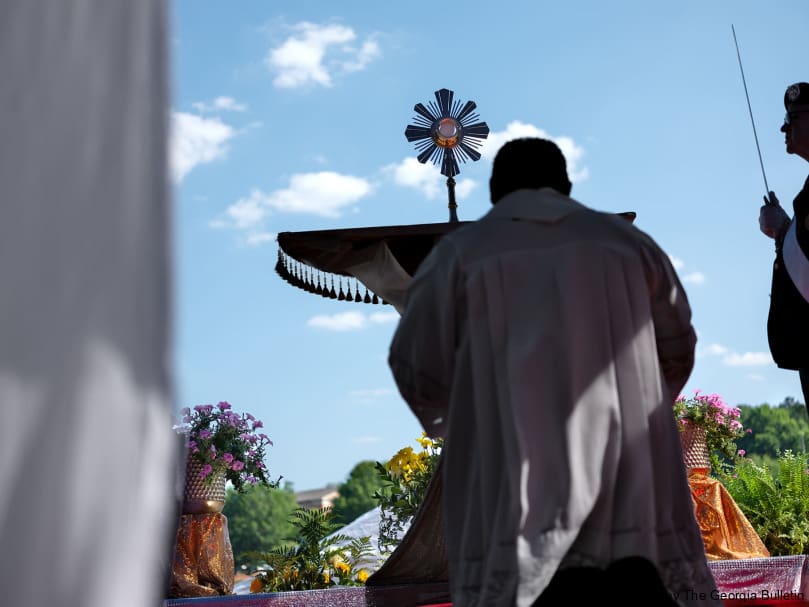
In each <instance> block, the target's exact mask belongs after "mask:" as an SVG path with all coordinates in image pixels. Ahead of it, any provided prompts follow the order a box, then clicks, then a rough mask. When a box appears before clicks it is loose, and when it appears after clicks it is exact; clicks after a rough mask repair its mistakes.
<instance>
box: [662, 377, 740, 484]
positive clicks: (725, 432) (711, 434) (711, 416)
mask: <svg viewBox="0 0 809 607" xmlns="http://www.w3.org/2000/svg"><path fill="white" fill-rule="evenodd" d="M674 417H675V419H676V420H677V427H678V429H679V430H680V437H681V441H682V445H683V455H684V456H685V458H686V465H688V466H689V467H694V466H693V464H694V463H695V462H696V460H703V461H702V462H700V465H704V464H705V463H706V462H705V461H704V459H706V458H707V459H709V461H708V462H707V464H708V466H709V467H712V468H714V469H717V465H718V463H719V460H718V458H717V457H716V454H717V453H719V454H721V455H723V456H724V457H726V458H728V459H729V460H733V459H734V458H735V457H736V455H737V449H736V441H737V440H738V439H740V438H741V437H742V436H744V434H745V432H749V431H750V430H745V429H744V426H743V425H742V423H741V422H740V421H739V418H740V417H741V410H740V409H739V408H738V407H731V406H729V405H727V404H725V402H724V401H723V400H722V397H721V396H719V395H718V394H701V391H700V390H695V391H694V396H692V397H691V398H687V397H685V396H682V395H681V396H679V397H678V398H677V400H676V401H674ZM694 440H696V441H704V453H703V454H702V455H700V456H693V457H694V459H691V458H692V454H693V453H695V451H691V449H692V447H691V441H694ZM689 460H691V461H689Z"/></svg>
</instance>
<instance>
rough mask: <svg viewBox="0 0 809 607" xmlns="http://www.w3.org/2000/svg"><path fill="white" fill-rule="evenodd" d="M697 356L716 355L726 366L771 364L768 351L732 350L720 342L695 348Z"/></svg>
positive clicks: (761, 365)
mask: <svg viewBox="0 0 809 607" xmlns="http://www.w3.org/2000/svg"><path fill="white" fill-rule="evenodd" d="M697 356H698V357H703V356H716V357H719V358H721V362H722V364H723V365H725V366H726V367H764V366H767V365H771V364H772V356H770V353H769V352H744V353H743V354H742V353H739V352H733V351H732V350H731V349H730V348H728V347H727V346H723V345H721V344H708V345H707V346H704V347H701V348H698V349H697Z"/></svg>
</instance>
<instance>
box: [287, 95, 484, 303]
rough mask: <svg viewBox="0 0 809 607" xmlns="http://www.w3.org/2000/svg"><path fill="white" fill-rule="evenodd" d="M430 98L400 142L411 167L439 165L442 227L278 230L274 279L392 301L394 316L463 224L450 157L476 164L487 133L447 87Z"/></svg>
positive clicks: (336, 295) (334, 294)
mask: <svg viewBox="0 0 809 607" xmlns="http://www.w3.org/2000/svg"><path fill="white" fill-rule="evenodd" d="M434 94H435V101H428V102H427V105H426V106H425V105H424V104H422V103H417V104H416V105H415V106H414V107H413V111H415V112H416V114H417V116H416V117H415V118H414V121H415V124H410V125H408V126H407V128H406V129H405V137H406V138H407V140H408V141H410V142H416V149H417V150H418V151H419V152H420V153H419V155H418V161H419V162H421V163H422V164H423V163H426V162H427V161H428V160H430V161H431V162H433V163H434V164H440V165H441V169H440V170H441V174H442V175H444V176H446V177H447V194H448V199H449V203H448V207H449V215H450V217H449V222H447V223H427V224H416V225H399V226H374V227H366V228H348V229H336V230H318V231H310V232H281V233H279V234H278V261H277V263H276V265H275V271H276V272H277V273H278V275H279V276H281V278H283V279H284V280H286V281H287V282H288V283H290V284H291V285H293V286H295V287H298V288H300V289H304V290H306V291H309V292H310V293H314V294H316V295H321V296H323V297H327V298H330V299H336V300H338V301H354V302H358V303H370V304H376V303H381V304H393V306H394V307H395V308H396V309H397V310H399V311H401V306H402V305H403V304H404V294H405V291H406V290H407V286H408V285H409V284H410V279H411V278H412V276H413V274H414V273H415V271H416V269H417V268H418V266H419V264H420V263H421V261H422V260H423V259H424V258H425V257H426V256H427V254H428V253H429V252H430V250H432V248H433V246H434V245H435V243H436V242H438V240H439V239H440V238H441V237H442V236H444V234H446V233H448V232H451V231H452V230H455V229H456V228H459V227H461V226H463V225H465V224H466V223H469V222H464V221H458V215H457V212H456V209H457V206H458V204H457V201H456V200H455V179H454V177H455V175H458V174H459V173H460V167H459V165H458V160H460V161H461V162H467V161H468V160H472V161H476V160H479V159H480V152H479V151H478V149H479V148H480V146H481V145H482V141H483V139H485V138H486V137H487V136H488V134H489V127H488V126H487V124H486V123H485V122H480V120H479V116H478V115H477V114H476V113H475V112H474V111H475V109H476V107H477V105H476V104H475V102H474V101H467V102H466V103H462V102H461V101H460V100H456V99H455V96H454V93H453V91H451V90H449V89H440V90H438V91H435V93H434ZM360 285H362V287H360Z"/></svg>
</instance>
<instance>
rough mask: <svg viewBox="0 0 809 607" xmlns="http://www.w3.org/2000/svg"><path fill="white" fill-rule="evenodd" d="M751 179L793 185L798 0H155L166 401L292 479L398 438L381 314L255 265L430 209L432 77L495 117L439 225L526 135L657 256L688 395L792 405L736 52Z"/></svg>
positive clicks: (576, 191) (442, 202)
mask: <svg viewBox="0 0 809 607" xmlns="http://www.w3.org/2000/svg"><path fill="white" fill-rule="evenodd" d="M731 24H732V25H733V26H734V27H735V30H736V35H737V38H738V41H739V46H740V50H741V56H742V61H743V62H744V70H745V76H746V79H747V86H748V91H749V94H750V101H751V104H752V109H753V116H754V118H755V122H756V128H757V130H758V139H759V144H760V146H761V154H762V158H763V162H764V167H765V170H766V175H767V181H768V183H769V186H770V188H771V189H773V190H775V192H776V193H777V194H778V196H779V198H780V199H781V202H782V204H784V206H785V207H786V208H788V209H789V210H790V213H791V204H792V199H793V198H794V196H795V194H796V193H797V192H798V190H799V189H800V187H801V186H802V184H803V181H804V179H805V178H806V174H807V169H808V168H809V167H807V165H806V163H805V162H804V161H803V160H801V159H800V158H797V157H791V156H787V154H786V153H785V151H784V143H783V135H782V134H781V133H780V132H779V130H778V129H779V127H780V125H781V123H782V118H783V115H784V108H783V104H782V98H783V93H784V90H785V88H786V86H787V85H789V84H791V83H793V82H796V81H801V80H803V81H809V64H807V52H806V36H807V34H806V28H807V26H808V25H809V3H807V2H806V0H784V1H778V2H771V3H764V2H752V1H744V0H737V1H733V2H731V1H726V2H725V1H717V2H697V1H683V2H677V3H652V2H648V1H644V2H641V1H638V2H611V3H607V2H601V1H595V0H593V1H584V0H579V1H576V0H572V1H569V2H564V3H562V2H545V1H538V0H531V1H515V2H510V1H506V0H504V1H501V2H497V3H463V4H462V3H456V2H443V3H436V2H423V1H420V0H414V1H411V2H406V3H404V2H402V3H372V2H370V1H360V0H347V1H344V2H326V1H320V2H309V1H305V0H295V1H287V0H275V1H272V2H270V1H266V0H265V1H256V0H242V1H240V2H238V3H225V2H205V3H202V2H195V1H191V0H178V1H175V2H174V3H173V4H172V15H171V24H170V28H171V31H170V40H171V49H170V50H171V53H172V81H173V100H172V125H173V126H172V138H171V143H170V145H171V155H172V175H173V180H174V187H175V197H174V203H175V207H174V208H175V210H174V224H175V230H174V233H175V238H174V247H175V337H174V359H175V377H176V394H177V407H178V408H179V407H181V406H193V405H196V404H205V403H216V402H218V401H220V400H227V401H229V402H230V403H231V404H232V405H233V406H234V409H236V410H237V411H249V412H251V413H253V414H254V415H255V416H257V417H258V418H260V419H262V420H263V421H264V424H265V427H266V429H267V434H268V435H270V437H271V438H272V439H273V441H274V443H275V444H274V446H273V447H272V448H271V449H270V452H269V457H268V464H269V467H270V470H271V472H272V473H273V474H274V475H276V476H277V475H283V476H284V478H285V479H286V480H288V481H291V482H292V483H293V484H294V487H295V489H296V490H304V489H311V488H316V487H320V486H323V485H325V484H327V483H339V482H342V481H344V480H345V479H346V478H347V476H348V474H349V472H350V470H351V468H352V467H353V466H354V465H355V464H356V463H357V462H359V461H361V460H366V459H370V460H383V459H387V458H388V457H390V456H391V455H392V454H393V453H395V452H396V451H397V450H398V449H400V448H401V447H403V446H406V445H411V446H414V447H415V446H416V445H415V442H414V439H415V437H416V436H419V434H420V427H419V425H418V423H417V422H416V420H415V418H414V417H413V416H412V414H411V413H410V411H409V409H408V408H407V406H406V405H405V403H404V402H403V401H402V400H401V398H400V397H399V395H398V393H397V391H396V389H395V386H394V384H393V381H392V379H391V376H390V373H389V371H388V367H387V364H386V357H387V349H388V344H389V342H390V338H391V336H392V333H393V330H394V328H395V326H396V321H397V318H398V317H397V315H396V312H395V310H393V308H392V307H391V306H371V305H365V304H358V303H346V302H338V301H333V300H328V299H323V298H320V297H317V296H315V295H312V294H309V293H306V292H304V291H301V290H299V289H296V288H294V287H292V286H290V285H289V284H287V283H286V282H284V281H282V280H281V279H280V278H279V277H278V276H277V275H276V274H275V272H274V269H273V268H274V265H275V260H276V255H277V243H276V241H275V236H276V234H278V233H279V232H287V231H292V232H294V231H308V230H321V229H334V228H354V227H363V226H383V225H402V224H416V223H432V222H442V221H446V220H447V218H448V211H447V199H446V187H445V185H444V178H443V177H442V176H441V175H440V174H439V172H438V169H437V168H435V167H433V166H432V165H420V164H419V163H417V162H416V160H415V157H416V155H417V154H416V152H415V148H414V147H413V145H412V144H409V143H408V142H407V141H406V139H405V137H404V129H405V127H406V126H407V125H408V124H410V123H411V122H412V119H413V117H414V115H415V114H414V112H413V106H414V105H415V104H416V103H418V102H422V103H424V102H427V101H430V100H432V99H433V93H434V91H436V90H438V89H441V88H448V89H451V90H453V91H454V92H455V95H456V98H459V99H461V100H463V101H466V100H473V101H475V102H476V103H477V105H478V109H477V111H478V113H479V114H480V118H481V120H484V121H486V122H487V124H488V125H489V127H490V129H491V134H490V136H489V140H488V141H487V144H486V147H485V148H484V156H483V158H482V159H481V160H480V161H478V162H476V163H467V164H462V165H461V173H460V175H459V176H458V177H457V178H456V180H457V182H458V186H457V188H458V189H457V191H458V204H459V206H458V216H459V218H460V219H461V220H473V219H476V218H478V217H480V216H481V215H482V214H484V213H485V212H486V211H487V210H488V208H489V206H490V205H489V201H488V187H487V180H488V176H489V172H490V168H491V158H492V155H493V154H494V153H495V152H496V148H497V146H499V145H502V143H503V142H504V141H506V140H507V139H508V138H511V137H514V136H522V135H539V136H544V137H548V138H551V139H553V140H555V141H557V143H559V145H560V147H562V149H563V151H564V152H565V154H566V156H567V158H568V163H569V170H570V173H571V176H572V179H573V192H572V195H573V197H574V198H576V199H578V200H579V201H581V202H583V203H584V204H587V205H588V206H591V207H593V208H597V209H600V210H604V211H614V212H619V211H635V212H636V213H637V219H636V221H635V224H636V225H637V227H638V228H640V229H642V230H644V231H646V232H647V233H649V234H650V235H651V236H652V237H653V238H654V239H655V240H656V241H657V242H658V243H659V244H660V245H661V246H662V247H663V248H664V249H665V250H666V251H667V252H668V253H669V255H670V256H671V257H672V259H673V260H674V261H675V266H676V267H677V269H678V272H679V274H680V278H681V280H682V281H683V283H684V285H685V288H686V290H687V294H688V297H689V300H690V302H691V305H692V308H693V322H694V326H695V327H696V330H697V333H698V336H699V344H698V347H697V361H696V365H695V368H694V371H693V373H692V376H691V379H690V380H689V382H688V385H687V386H686V392H692V391H693V390H694V389H700V390H702V391H703V392H708V393H718V394H720V395H722V396H723V397H724V398H725V400H726V401H727V402H729V403H731V404H740V403H745V404H761V403H764V402H768V403H770V404H778V403H780V402H781V401H782V400H783V399H784V398H785V397H788V396H792V397H795V398H798V399H802V397H801V392H800V384H799V381H798V377H797V373H795V372H791V371H784V370H779V369H778V368H777V367H776V366H775V365H774V363H773V362H772V359H771V357H770V355H769V351H768V347H767V337H766V316H767V308H768V301H769V288H770V271H771V265H772V260H773V244H772V241H770V240H769V239H767V238H766V237H764V236H763V235H762V234H761V233H760V232H759V229H758V209H759V206H760V204H761V201H762V196H763V195H764V193H765V188H764V180H763V178H762V174H761V168H760V166H759V159H758V155H757V152H756V147H755V139H754V136H753V130H752V127H751V124H750V117H749V114H748V109H747V103H746V101H745V95H744V87H743V85H742V79H741V74H740V71H739V65H738V61H737V57H736V49H735V46H734V44H733V35H732V30H731Z"/></svg>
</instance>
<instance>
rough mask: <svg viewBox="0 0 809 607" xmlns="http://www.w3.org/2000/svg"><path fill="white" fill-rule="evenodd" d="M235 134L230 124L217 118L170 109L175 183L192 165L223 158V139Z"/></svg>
mask: <svg viewBox="0 0 809 607" xmlns="http://www.w3.org/2000/svg"><path fill="white" fill-rule="evenodd" d="M235 134H236V132H235V131H234V129H233V127H231V126H229V125H227V124H225V123H223V122H222V121H221V120H219V119H218V118H203V117H201V116H196V115H194V114H187V113H185V112H173V113H172V120H171V137H170V161H171V173H172V177H173V179H174V182H175V183H179V182H181V181H182V180H183V178H185V176H186V175H188V173H189V172H190V171H191V170H192V169H193V168H194V167H196V166H199V165H200V164H207V163H209V162H213V161H214V160H216V159H218V158H223V157H224V156H225V155H226V154H227V151H228V148H227V142H228V141H229V140H230V139H231V138H232V137H233V136H234V135H235Z"/></svg>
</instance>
